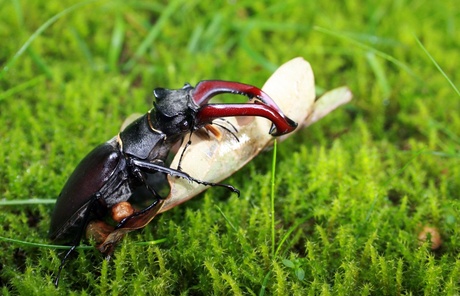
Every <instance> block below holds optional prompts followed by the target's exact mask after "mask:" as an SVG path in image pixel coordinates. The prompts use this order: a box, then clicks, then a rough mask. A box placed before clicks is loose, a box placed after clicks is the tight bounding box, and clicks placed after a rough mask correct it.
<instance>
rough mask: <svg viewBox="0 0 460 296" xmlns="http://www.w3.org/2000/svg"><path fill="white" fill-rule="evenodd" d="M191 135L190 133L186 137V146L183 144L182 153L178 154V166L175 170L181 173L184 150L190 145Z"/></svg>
mask: <svg viewBox="0 0 460 296" xmlns="http://www.w3.org/2000/svg"><path fill="white" fill-rule="evenodd" d="M192 134H193V132H190V135H189V136H188V141H187V144H185V147H184V149H183V150H182V152H181V154H180V158H179V164H178V165H177V170H178V171H182V167H181V163H182V158H183V157H184V154H185V150H187V148H188V146H190V145H191V144H192Z"/></svg>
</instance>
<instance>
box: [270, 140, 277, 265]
mask: <svg viewBox="0 0 460 296" xmlns="http://www.w3.org/2000/svg"><path fill="white" fill-rule="evenodd" d="M276 142H277V141H276V140H275V141H274V142H273V158H272V174H271V189H270V201H271V210H270V211H271V212H270V214H271V229H272V257H273V259H275V172H276V146H277V145H276V144H277V143H276Z"/></svg>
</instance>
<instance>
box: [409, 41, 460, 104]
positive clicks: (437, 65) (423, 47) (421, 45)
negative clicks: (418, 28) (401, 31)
mask: <svg viewBox="0 0 460 296" xmlns="http://www.w3.org/2000/svg"><path fill="white" fill-rule="evenodd" d="M414 37H415V40H416V41H417V44H418V45H419V46H420V47H421V48H422V50H423V52H424V53H425V54H426V55H427V56H428V58H429V59H430V60H431V62H432V63H433V64H434V65H435V67H436V69H438V71H439V72H440V73H441V74H442V76H444V78H446V80H447V82H448V83H449V84H450V86H451V87H452V88H453V89H454V91H455V92H456V93H457V95H458V96H459V97H460V91H459V90H458V88H457V87H456V86H455V84H454V83H453V82H452V80H450V78H449V77H448V76H447V74H446V72H444V71H443V70H442V68H441V66H439V64H438V63H437V62H436V60H435V59H434V58H433V56H432V55H431V54H430V53H429V52H428V50H427V49H426V48H425V46H423V44H422V42H421V41H420V39H418V38H417V36H415V35H414Z"/></svg>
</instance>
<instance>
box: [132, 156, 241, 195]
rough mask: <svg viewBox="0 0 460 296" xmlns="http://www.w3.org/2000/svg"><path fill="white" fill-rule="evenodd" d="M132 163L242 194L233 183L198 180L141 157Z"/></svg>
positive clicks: (142, 169) (143, 169) (141, 167)
mask: <svg viewBox="0 0 460 296" xmlns="http://www.w3.org/2000/svg"><path fill="white" fill-rule="evenodd" d="M132 164H133V165H134V166H135V167H137V168H139V169H140V170H141V171H144V172H146V173H155V172H160V173H163V174H168V175H171V176H174V177H179V178H183V179H186V180H188V181H190V182H195V183H197V184H201V185H205V186H219V187H224V188H227V189H228V190H230V191H232V192H234V193H236V194H238V196H240V191H239V190H238V189H236V188H235V187H233V186H232V185H229V184H222V183H213V182H206V181H203V180H198V179H195V178H193V177H192V176H190V175H189V174H187V173H185V172H182V171H179V170H175V169H172V168H167V167H164V166H162V165H159V164H154V163H150V162H147V161H143V160H139V159H133V160H132Z"/></svg>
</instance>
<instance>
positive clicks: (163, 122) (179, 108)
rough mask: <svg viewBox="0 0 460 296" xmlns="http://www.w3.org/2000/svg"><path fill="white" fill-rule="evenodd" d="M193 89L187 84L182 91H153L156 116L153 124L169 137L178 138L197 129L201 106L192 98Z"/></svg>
mask: <svg viewBox="0 0 460 296" xmlns="http://www.w3.org/2000/svg"><path fill="white" fill-rule="evenodd" d="M192 89H193V88H192V86H190V85H189V84H186V85H185V86H184V87H183V88H182V89H176V90H170V89H165V88H156V89H155V90H154V91H153V94H154V95H155V101H154V102H153V105H154V107H155V116H154V118H152V120H153V121H154V123H152V124H153V126H154V127H155V128H156V129H159V130H161V131H162V132H163V133H165V134H166V136H167V137H173V138H176V136H182V135H184V134H186V133H187V132H190V131H193V130H194V129H196V116H197V113H198V111H199V106H198V105H197V104H196V103H195V102H194V101H193V100H192V99H191V97H190V91H191V90H192Z"/></svg>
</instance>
